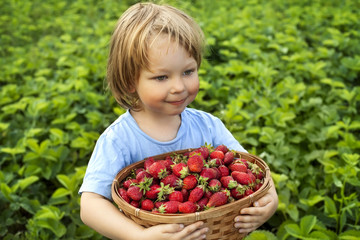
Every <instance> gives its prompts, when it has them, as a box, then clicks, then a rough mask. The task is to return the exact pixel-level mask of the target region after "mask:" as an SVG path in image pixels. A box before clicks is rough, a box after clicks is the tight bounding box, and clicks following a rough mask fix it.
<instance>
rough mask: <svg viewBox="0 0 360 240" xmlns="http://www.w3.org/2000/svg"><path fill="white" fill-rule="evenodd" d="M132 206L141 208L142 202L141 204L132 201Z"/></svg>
mask: <svg viewBox="0 0 360 240" xmlns="http://www.w3.org/2000/svg"><path fill="white" fill-rule="evenodd" d="M130 205H131V206H133V207H136V208H139V207H140V202H139V201H135V200H132V201H131V202H130Z"/></svg>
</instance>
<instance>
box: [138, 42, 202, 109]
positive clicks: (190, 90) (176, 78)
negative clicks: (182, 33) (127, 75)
mask: <svg viewBox="0 0 360 240" xmlns="http://www.w3.org/2000/svg"><path fill="white" fill-rule="evenodd" d="M148 56H149V70H147V69H142V70H141V71H140V76H139V79H138V83H137V86H136V92H137V94H138V96H139V98H140V101H141V104H142V111H144V112H145V113H149V114H157V115H178V114H180V113H181V112H182V111H183V110H184V109H185V107H186V106H187V105H189V104H190V103H191V102H192V101H193V100H194V99H195V97H196V95H197V93H198V91H199V77H198V72H197V63H196V61H195V59H194V58H193V57H191V56H190V55H189V53H188V52H187V51H186V50H185V49H184V48H183V47H182V46H180V45H177V44H176V43H174V42H169V41H168V38H167V36H159V37H158V38H157V39H156V41H155V42H154V43H153V44H152V45H151V47H150V48H149V54H148Z"/></svg>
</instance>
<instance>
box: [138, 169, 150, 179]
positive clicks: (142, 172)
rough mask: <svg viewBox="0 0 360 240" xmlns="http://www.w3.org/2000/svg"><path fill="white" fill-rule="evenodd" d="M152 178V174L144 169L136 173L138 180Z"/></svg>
mask: <svg viewBox="0 0 360 240" xmlns="http://www.w3.org/2000/svg"><path fill="white" fill-rule="evenodd" d="M145 177H146V178H152V176H151V175H150V173H148V172H146V171H145V170H144V169H143V170H141V171H139V172H138V173H137V174H136V180H137V181H138V182H141V181H143V179H144V178H145Z"/></svg>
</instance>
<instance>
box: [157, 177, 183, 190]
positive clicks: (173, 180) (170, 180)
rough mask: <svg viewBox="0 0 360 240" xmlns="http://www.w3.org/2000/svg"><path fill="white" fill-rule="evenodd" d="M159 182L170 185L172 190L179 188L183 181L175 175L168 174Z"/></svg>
mask: <svg viewBox="0 0 360 240" xmlns="http://www.w3.org/2000/svg"><path fill="white" fill-rule="evenodd" d="M161 182H162V183H164V185H168V184H169V185H170V187H174V188H181V187H182V185H183V181H182V180H181V179H180V178H178V177H177V176H175V174H170V175H168V176H166V177H165V178H163V179H161Z"/></svg>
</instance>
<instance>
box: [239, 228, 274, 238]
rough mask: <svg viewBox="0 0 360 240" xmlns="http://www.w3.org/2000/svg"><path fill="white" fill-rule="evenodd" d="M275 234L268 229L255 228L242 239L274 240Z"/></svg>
mask: <svg viewBox="0 0 360 240" xmlns="http://www.w3.org/2000/svg"><path fill="white" fill-rule="evenodd" d="M276 239H277V238H276V236H275V235H274V234H273V233H272V232H270V231H264V230H256V231H253V232H252V233H250V234H249V235H248V236H246V237H245V238H244V240H276Z"/></svg>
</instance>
